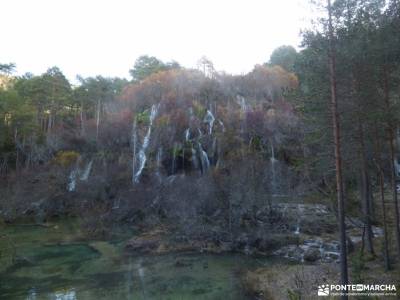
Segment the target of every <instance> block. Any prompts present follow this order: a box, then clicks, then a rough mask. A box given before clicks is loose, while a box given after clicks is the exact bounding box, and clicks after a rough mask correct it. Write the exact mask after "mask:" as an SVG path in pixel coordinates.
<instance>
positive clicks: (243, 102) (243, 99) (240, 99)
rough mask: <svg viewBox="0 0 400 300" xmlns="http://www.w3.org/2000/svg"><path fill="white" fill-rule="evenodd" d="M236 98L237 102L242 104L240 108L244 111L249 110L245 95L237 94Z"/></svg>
mask: <svg viewBox="0 0 400 300" xmlns="http://www.w3.org/2000/svg"><path fill="white" fill-rule="evenodd" d="M236 98H237V100H238V101H237V103H238V104H239V105H240V109H241V111H242V113H245V112H247V110H248V106H247V104H246V99H245V98H244V97H243V96H239V95H237V96H236Z"/></svg>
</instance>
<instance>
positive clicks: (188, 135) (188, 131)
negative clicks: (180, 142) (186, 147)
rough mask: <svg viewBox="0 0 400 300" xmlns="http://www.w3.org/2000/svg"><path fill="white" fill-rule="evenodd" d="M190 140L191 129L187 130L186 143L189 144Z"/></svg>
mask: <svg viewBox="0 0 400 300" xmlns="http://www.w3.org/2000/svg"><path fill="white" fill-rule="evenodd" d="M189 139H190V129H189V128H188V129H186V130H185V141H186V142H188V141H189Z"/></svg>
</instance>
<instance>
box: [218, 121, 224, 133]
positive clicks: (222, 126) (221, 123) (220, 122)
mask: <svg viewBox="0 0 400 300" xmlns="http://www.w3.org/2000/svg"><path fill="white" fill-rule="evenodd" d="M218 123H219V125H221V128H222V132H225V125H224V123H223V122H222V121H221V120H218Z"/></svg>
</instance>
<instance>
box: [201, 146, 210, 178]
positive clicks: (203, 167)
mask: <svg viewBox="0 0 400 300" xmlns="http://www.w3.org/2000/svg"><path fill="white" fill-rule="evenodd" d="M198 146H199V152H200V162H201V170H202V173H205V172H206V171H207V170H208V169H209V168H210V160H209V159H208V155H207V152H206V151H204V149H203V147H202V146H201V144H200V143H198Z"/></svg>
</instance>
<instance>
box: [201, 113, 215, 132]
mask: <svg viewBox="0 0 400 300" xmlns="http://www.w3.org/2000/svg"><path fill="white" fill-rule="evenodd" d="M203 122H204V123H207V124H208V130H209V131H208V133H209V134H210V135H211V134H212V130H213V125H214V122H215V117H214V115H213V114H212V112H211V111H209V110H207V113H206V116H205V117H204V120H203Z"/></svg>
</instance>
